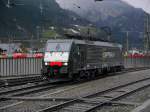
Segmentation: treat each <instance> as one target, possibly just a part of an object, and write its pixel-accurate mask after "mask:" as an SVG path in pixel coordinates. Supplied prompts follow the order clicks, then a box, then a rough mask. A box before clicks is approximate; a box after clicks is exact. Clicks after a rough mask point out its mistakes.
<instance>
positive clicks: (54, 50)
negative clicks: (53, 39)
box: [44, 42, 71, 62]
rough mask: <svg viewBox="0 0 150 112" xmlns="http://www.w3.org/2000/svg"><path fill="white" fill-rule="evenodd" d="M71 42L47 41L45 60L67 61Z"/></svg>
mask: <svg viewBox="0 0 150 112" xmlns="http://www.w3.org/2000/svg"><path fill="white" fill-rule="evenodd" d="M70 47H71V43H60V42H59V43H47V45H46V52H45V55H44V61H45V62H68V58H69V51H70Z"/></svg>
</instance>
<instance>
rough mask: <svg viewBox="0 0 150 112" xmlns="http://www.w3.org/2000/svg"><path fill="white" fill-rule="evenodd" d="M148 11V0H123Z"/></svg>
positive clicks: (149, 2)
mask: <svg viewBox="0 0 150 112" xmlns="http://www.w3.org/2000/svg"><path fill="white" fill-rule="evenodd" d="M123 1H126V2H128V3H130V4H132V5H133V6H135V7H138V8H143V10H145V11H146V12H149V13H150V0H123Z"/></svg>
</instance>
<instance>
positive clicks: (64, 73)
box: [42, 39, 123, 80]
mask: <svg viewBox="0 0 150 112" xmlns="http://www.w3.org/2000/svg"><path fill="white" fill-rule="evenodd" d="M122 68H123V59H122V46H121V45H120V44H116V43H111V42H103V41H90V40H78V39H56V40H48V41H47V43H46V47H45V54H44V60H43V67H42V75H43V76H44V77H46V78H47V79H57V78H67V79H75V80H80V79H81V78H93V77H95V75H98V74H100V73H102V72H114V71H120V70H121V69H122Z"/></svg>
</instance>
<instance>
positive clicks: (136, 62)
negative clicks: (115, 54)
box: [124, 56, 150, 68]
mask: <svg viewBox="0 0 150 112" xmlns="http://www.w3.org/2000/svg"><path fill="white" fill-rule="evenodd" d="M124 66H125V68H137V67H150V57H149V56H144V57H124Z"/></svg>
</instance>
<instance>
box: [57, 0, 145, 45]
mask: <svg viewBox="0 0 150 112" xmlns="http://www.w3.org/2000/svg"><path fill="white" fill-rule="evenodd" d="M56 1H57V3H59V5H60V6H61V7H62V8H63V9H67V10H71V11H74V12H75V13H76V14H78V15H80V16H81V17H83V18H85V19H86V20H88V21H91V22H93V23H95V25H96V26H98V27H103V26H109V27H110V28H111V30H112V33H113V37H114V38H115V39H116V40H117V41H120V42H121V41H122V40H125V37H126V31H129V39H130V42H131V44H132V46H141V44H142V43H141V40H142V39H141V37H142V35H141V33H139V32H143V31H144V14H145V12H144V11H143V10H142V9H139V8H134V7H133V6H131V5H129V4H127V3H126V2H123V1H121V0H106V1H103V2H94V0H88V1H87V0H56ZM85 3H86V5H85ZM137 43H139V44H140V45H136V44H137Z"/></svg>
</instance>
